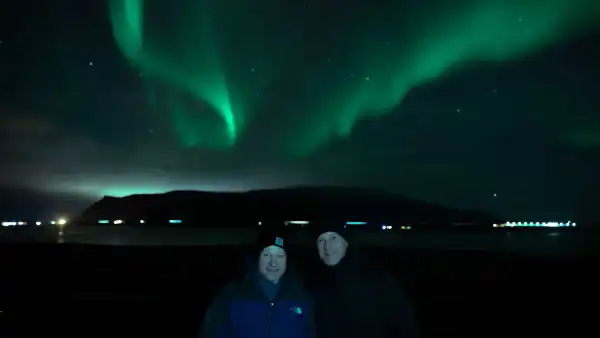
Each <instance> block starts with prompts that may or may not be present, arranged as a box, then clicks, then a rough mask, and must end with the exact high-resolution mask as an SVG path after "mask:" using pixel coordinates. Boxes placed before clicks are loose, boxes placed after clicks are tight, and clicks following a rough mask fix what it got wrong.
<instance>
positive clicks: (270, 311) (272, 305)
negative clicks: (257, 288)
mask: <svg viewBox="0 0 600 338" xmlns="http://www.w3.org/2000/svg"><path fill="white" fill-rule="evenodd" d="M269 304H270V306H269V337H271V329H272V325H271V323H272V321H271V314H272V312H273V307H274V306H275V302H271V303H269Z"/></svg>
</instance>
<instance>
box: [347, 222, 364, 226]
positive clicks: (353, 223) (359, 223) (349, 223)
mask: <svg viewBox="0 0 600 338" xmlns="http://www.w3.org/2000/svg"><path fill="white" fill-rule="evenodd" d="M366 224H367V222H346V225H366Z"/></svg>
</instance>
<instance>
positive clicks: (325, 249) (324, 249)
mask: <svg viewBox="0 0 600 338" xmlns="http://www.w3.org/2000/svg"><path fill="white" fill-rule="evenodd" d="M347 248H348V242H346V240H345V239H344V237H342V236H340V235H339V234H338V233H337V232H332V231H328V232H324V233H322V234H321V235H319V237H318V238H317V249H318V250H319V257H320V258H321V261H323V263H325V265H327V266H336V265H337V264H338V263H339V262H340V261H341V260H342V258H344V256H346V249H347Z"/></svg>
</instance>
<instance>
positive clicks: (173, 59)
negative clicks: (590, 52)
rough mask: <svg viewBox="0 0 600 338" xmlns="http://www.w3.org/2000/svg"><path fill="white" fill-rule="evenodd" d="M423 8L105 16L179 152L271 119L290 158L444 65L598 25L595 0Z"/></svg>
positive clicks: (257, 8) (148, 11) (258, 6)
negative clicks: (165, 118)
mask: <svg viewBox="0 0 600 338" xmlns="http://www.w3.org/2000/svg"><path fill="white" fill-rule="evenodd" d="M375 2H377V1H375ZM424 2H425V1H424ZM450 2H451V3H452V6H449V5H447V4H448V3H450ZM429 3H430V4H428V5H425V4H423V5H420V6H419V7H417V8H407V7H406V6H403V5H402V1H398V2H397V6H396V8H395V9H394V8H393V6H387V7H386V8H380V7H377V6H370V7H369V8H367V6H368V5H369V2H367V1H365V3H364V8H362V9H360V10H357V11H356V13H361V14H360V15H351V14H349V15H345V14H344V15H343V16H344V19H340V20H330V21H331V22H327V17H326V18H320V19H319V18H317V19H313V20H312V21H310V20H303V18H306V17H307V16H311V15H318V14H316V11H315V13H312V12H310V11H311V9H310V8H309V9H306V10H305V12H301V10H302V9H303V8H304V7H298V6H301V5H296V4H294V2H286V1H272V0H252V1H251V0H218V1H217V0H178V1H176V2H173V3H171V2H168V1H164V0H146V1H144V0H110V19H111V23H112V27H113V33H114V38H115V40H116V42H117V44H118V46H119V48H120V49H121V51H122V53H123V54H124V56H125V57H126V58H127V59H128V60H129V61H130V62H131V64H132V66H133V67H134V68H136V69H138V70H139V71H140V72H141V73H142V74H143V78H144V81H146V82H147V84H148V86H149V88H153V87H155V86H157V85H158V84H162V85H163V86H164V85H166V87H168V88H170V89H171V90H170V91H168V92H169V94H167V95H164V94H163V95H162V96H163V97H162V98H161V99H160V100H159V99H157V98H156V97H154V96H157V95H158V94H157V92H163V90H162V89H161V90H154V91H152V90H151V91H149V95H150V99H151V100H153V101H157V100H159V101H162V102H163V103H162V105H161V107H160V108H159V110H160V111H167V112H168V113H169V114H170V117H171V119H172V122H173V127H174V128H175V132H176V135H178V137H179V140H180V141H181V144H182V145H183V146H186V147H208V148H215V149H231V148H233V147H235V146H236V145H238V144H239V143H240V142H241V140H242V139H243V136H244V134H245V133H252V132H253V130H255V129H253V128H252V126H253V125H256V126H259V125H261V127H263V128H260V130H261V132H264V130H265V128H264V124H265V123H269V124H270V127H271V130H273V132H272V134H273V136H272V137H273V143H276V144H277V147H278V148H277V150H278V151H281V152H283V153H285V154H289V155H291V156H304V155H309V154H311V153H313V152H314V151H315V150H316V149H318V148H319V147H321V146H323V145H324V144H326V143H328V142H330V141H332V140H334V139H335V138H339V137H344V136H348V135H350V134H351V132H352V129H353V127H354V126H355V125H356V123H358V122H359V121H360V120H361V118H365V117H376V116H381V115H382V114H387V113H389V112H391V110H392V108H394V107H396V106H398V105H399V104H401V102H402V99H403V97H404V96H405V95H406V94H407V93H408V92H409V91H410V90H411V88H414V87H416V86H421V85H424V84H427V83H430V82H432V81H435V80H436V79H438V78H440V77H442V76H444V75H445V74H447V73H448V72H449V71H450V70H455V69H456V68H458V67H463V66H465V65H469V64H470V63H472V62H504V61H511V60H516V59H519V58H522V57H525V56H527V55H528V54H531V53H535V52H538V51H540V50H542V49H544V48H548V47H549V46H551V45H553V44H556V43H560V42H563V41H566V40H567V39H570V38H573V37H574V36H575V35H577V34H580V33H583V32H585V31H587V30H588V29H589V28H590V26H593V25H595V24H597V23H598V22H600V20H599V19H598V18H599V17H600V16H599V14H600V1H597V0H454V1H447V0H437V1H429ZM295 6H296V7H295ZM315 6H317V5H316V4H315ZM349 7H352V6H350V5H349ZM354 7H356V6H354ZM330 11H331V13H330V15H334V14H335V11H334V10H332V9H330ZM298 13H300V14H298ZM328 18H329V19H331V16H330V17H328ZM319 20H321V21H322V22H321V21H319ZM315 22H317V23H315ZM319 22H321V23H319ZM317 25H318V26H319V27H316V26H317ZM333 34H336V36H335V38H328V37H330V36H333ZM315 37H318V38H315ZM161 88H162V87H161ZM165 97H166V98H165ZM282 98H285V99H282ZM283 100H285V101H287V102H289V104H286V102H281V101H283ZM190 101H193V104H192V103H190ZM274 111H276V113H274ZM264 114H270V115H273V116H276V118H274V119H264V118H263V120H261V115H264ZM267 121H268V122H267ZM256 130H258V128H256ZM585 141H587V140H580V142H585Z"/></svg>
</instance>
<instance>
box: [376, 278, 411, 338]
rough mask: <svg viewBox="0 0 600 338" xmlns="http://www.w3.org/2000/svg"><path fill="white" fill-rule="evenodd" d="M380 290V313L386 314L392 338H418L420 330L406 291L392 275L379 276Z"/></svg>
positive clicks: (387, 325)
mask: <svg viewBox="0 0 600 338" xmlns="http://www.w3.org/2000/svg"><path fill="white" fill-rule="evenodd" d="M379 277H380V278H379V279H380V280H379V281H378V283H377V284H378V288H377V289H378V290H379V297H378V298H379V299H378V303H379V304H380V309H381V310H380V311H381V312H380V313H384V314H385V315H384V320H385V325H386V328H387V331H388V332H390V337H403V338H404V337H406V338H417V337H418V336H419V328H418V324H417V320H416V318H415V315H414V312H413V309H412V306H411V305H410V303H409V301H408V299H407V298H406V296H405V294H404V290H402V287H401V286H400V284H399V283H398V282H397V281H396V278H395V277H394V276H393V275H392V274H390V273H383V274H381V275H380V276H379Z"/></svg>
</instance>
